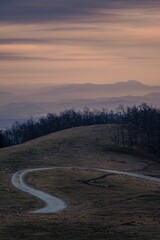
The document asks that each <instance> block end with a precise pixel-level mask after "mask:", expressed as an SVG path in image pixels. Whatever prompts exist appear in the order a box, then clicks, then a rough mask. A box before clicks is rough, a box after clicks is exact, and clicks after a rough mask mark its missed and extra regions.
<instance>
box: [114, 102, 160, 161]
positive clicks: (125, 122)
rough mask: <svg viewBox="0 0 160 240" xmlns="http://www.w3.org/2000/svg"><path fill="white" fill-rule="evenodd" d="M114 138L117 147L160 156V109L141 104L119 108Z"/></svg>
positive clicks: (132, 151) (131, 151)
mask: <svg viewBox="0 0 160 240" xmlns="http://www.w3.org/2000/svg"><path fill="white" fill-rule="evenodd" d="M117 115H118V116H119V122H118V124H116V125H115V128H114V131H113V136H112V140H113V142H114V147H115V148H116V149H123V150H126V151H128V152H130V153H136V152H137V153H141V154H142V155H146V154H150V155H152V156H154V157H155V158H156V159H159V157H160V109H159V108H154V107H151V106H148V105H147V104H141V105H140V106H133V107H127V108H124V107H123V106H120V107H119V109H118V110H117Z"/></svg>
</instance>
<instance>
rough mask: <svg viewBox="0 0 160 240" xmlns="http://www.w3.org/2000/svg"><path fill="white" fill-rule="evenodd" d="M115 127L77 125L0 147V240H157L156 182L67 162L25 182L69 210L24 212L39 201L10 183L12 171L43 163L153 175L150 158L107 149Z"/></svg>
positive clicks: (36, 174) (34, 207) (30, 175)
mask: <svg viewBox="0 0 160 240" xmlns="http://www.w3.org/2000/svg"><path fill="white" fill-rule="evenodd" d="M113 127H114V126H113V125H98V126H89V127H88V126H87V127H78V128H73V129H68V130H64V131H61V132H57V133H54V134H50V135H48V136H45V137H41V138H39V139H35V140H33V141H30V142H27V143H25V144H21V145H18V146H13V147H9V148H6V149H1V150H0V165H1V170H0V176H1V181H0V195H1V198H0V219H1V224H0V238H1V239H3V240H8V239H10V240H21V239H22V238H23V239H24V240H33V239H39V240H43V239H44V236H45V239H47V240H52V239H56V240H61V239H64V240H68V239H70V240H83V239H93V240H97V239H101V240H105V239H109V240H117V239H120V240H123V239H128V240H133V239H134V240H137V239H146V240H150V239H155V240H158V239H159V234H160V231H159V222H158V219H159V217H160V216H159V213H158V212H157V208H158V207H159V197H160V193H159V189H160V186H159V185H155V184H154V183H150V182H146V181H139V180H136V179H133V178H130V177H123V176H117V175H113V174H109V175H107V174H106V175H103V176H102V173H100V172H97V171H90V170H78V169H73V168H70V169H68V170H66V169H65V168H61V169H57V170H49V171H42V172H39V173H38V172H37V173H36V172H33V173H32V174H29V176H27V177H26V181H27V183H29V185H31V186H34V187H35V188H36V189H40V190H43V191H45V192H47V193H51V194H53V195H56V196H57V197H60V198H61V199H64V200H65V202H66V203H67V205H68V208H67V209H66V210H65V211H63V212H59V213H56V214H30V213H29V211H30V210H32V209H37V208H40V207H42V202H40V201H38V200H37V199H35V198H32V197H31V196H29V195H28V194H26V193H23V192H19V191H18V190H17V189H15V188H13V186H11V176H12V174H13V173H14V172H16V171H18V170H21V169H26V168H35V167H48V166H61V167H63V166H71V167H74V166H79V167H100V168H106V169H119V170H125V171H131V172H139V173H140V174H147V175H152V176H154V175H155V176H157V175H159V174H160V169H159V167H158V166H156V165H155V164H154V163H153V162H152V161H149V160H146V159H142V158H138V157H133V156H128V155H125V154H122V153H121V154H120V153H115V152H113V151H111V145H112V144H111V136H112V133H113ZM93 179H94V181H93ZM91 181H92V184H90V182H91ZM93 183H94V184H93Z"/></svg>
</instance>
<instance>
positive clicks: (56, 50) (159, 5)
mask: <svg viewBox="0 0 160 240" xmlns="http://www.w3.org/2000/svg"><path fill="white" fill-rule="evenodd" d="M130 79H136V80H139V81H141V82H143V83H147V84H159V85H160V0H157V1H156V0H141V1H139V0H134V1H133V0H0V83H66V82H69V83H71V82H72V83H73V82H74V83H80V82H81V83H82V82H92V83H112V82H117V81H127V80H130Z"/></svg>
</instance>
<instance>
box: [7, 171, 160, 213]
mask: <svg viewBox="0 0 160 240" xmlns="http://www.w3.org/2000/svg"><path fill="white" fill-rule="evenodd" d="M51 169H79V170H92V171H100V172H105V173H112V174H117V175H125V176H129V177H134V178H138V179H142V180H147V181H152V182H155V183H158V184H160V178H156V177H150V176H145V175H140V174H137V173H130V172H125V171H118V170H109V169H101V168H82V167H48V168H34V169H26V170H22V171H19V172H16V173H15V174H14V175H13V176H12V180H11V181H12V184H13V186H14V187H16V188H18V189H20V190H21V191H23V192H27V193H29V194H31V195H32V196H35V197H37V198H39V199H41V200H42V201H43V202H44V203H45V207H43V208H41V209H38V210H35V211H32V213H56V212H59V211H62V210H64V209H65V208H66V207H67V204H66V203H65V202H64V201H63V200H61V199H59V198H57V197H55V196H52V195H50V194H47V193H44V192H42V191H39V190H36V189H34V188H33V187H31V186H29V185H27V184H26V183H25V182H24V177H25V176H26V175H27V174H28V173H31V172H35V171H43V170H51Z"/></svg>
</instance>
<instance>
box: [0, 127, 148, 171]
mask: <svg viewBox="0 0 160 240" xmlns="http://www.w3.org/2000/svg"><path fill="white" fill-rule="evenodd" d="M113 128H114V125H95V126H87V127H77V128H72V129H68V130H63V131H60V132H56V133H53V134H49V135H47V136H44V137H41V138H38V139H35V140H32V141H29V142H26V143H24V144H21V145H17V146H13V147H8V148H4V149H1V150H0V163H1V167H2V168H6V169H7V171H9V172H13V171H16V170H21V169H24V168H30V167H38V166H44V167H46V166H57V165H58V166H61V165H62V166H66V165H79V166H81V165H83V166H84V165H85V166H90V165H92V166H93V165H94V166H101V167H103V166H105V167H108V166H109V164H111V167H112V168H113V167H114V165H115V168H119V167H120V168H121V169H122V170H123V169H125V168H126V169H127V165H129V166H130V167H129V168H131V169H132V167H133V166H132V164H133V165H134V166H136V164H138V166H140V165H141V164H142V165H143V164H144V162H145V160H142V159H139V158H138V157H137V158H136V157H132V156H130V157H129V159H128V156H127V155H124V154H117V153H114V152H112V151H110V149H111V147H112V143H111V138H112V135H113ZM146 161H148V160H146ZM124 162H125V166H123V165H124Z"/></svg>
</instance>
